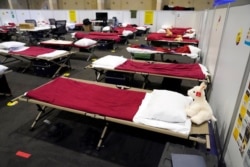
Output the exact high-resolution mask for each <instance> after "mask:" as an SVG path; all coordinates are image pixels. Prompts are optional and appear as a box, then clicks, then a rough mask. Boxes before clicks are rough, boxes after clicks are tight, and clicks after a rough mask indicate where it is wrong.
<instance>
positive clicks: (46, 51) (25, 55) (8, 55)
mask: <svg viewBox="0 0 250 167" xmlns="http://www.w3.org/2000/svg"><path fill="white" fill-rule="evenodd" d="M2 46H6V48H2V49H0V55H1V56H3V57H4V59H3V60H2V64H9V63H11V62H13V61H23V62H28V64H27V66H26V67H25V68H24V70H23V71H25V70H27V69H29V68H31V67H33V68H36V69H37V70H42V71H41V72H43V73H44V74H43V75H47V76H52V78H54V77H56V76H57V75H58V74H59V72H60V71H61V70H62V69H63V68H65V67H66V68H71V67H70V62H69V60H70V56H71V55H72V52H69V51H66V50H57V49H50V48H44V47H41V46H25V44H24V43H22V42H16V41H9V42H3V43H0V48H1V47H2ZM34 70H35V69H34ZM47 70H48V71H47ZM49 70H51V71H49ZM46 72H50V74H49V73H48V74H46Z"/></svg>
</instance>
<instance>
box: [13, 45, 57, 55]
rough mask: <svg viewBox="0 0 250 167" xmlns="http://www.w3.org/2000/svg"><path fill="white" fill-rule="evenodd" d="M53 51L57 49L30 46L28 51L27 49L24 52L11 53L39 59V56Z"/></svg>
mask: <svg viewBox="0 0 250 167" xmlns="http://www.w3.org/2000/svg"><path fill="white" fill-rule="evenodd" d="M53 51H55V49H50V48H44V47H39V46H30V47H29V48H28V49H25V50H23V51H20V52H13V51H10V52H9V53H11V54H18V55H23V56H30V57H37V56H38V55H41V54H45V53H51V52H53Z"/></svg>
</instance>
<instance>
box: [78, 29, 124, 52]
mask: <svg viewBox="0 0 250 167" xmlns="http://www.w3.org/2000/svg"><path fill="white" fill-rule="evenodd" d="M74 38H76V39H77V40H79V39H82V38H88V39H92V40H95V41H97V43H98V46H100V47H99V48H101V47H102V46H104V47H103V48H104V49H106V48H107V49H113V50H115V49H116V48H117V45H118V43H120V42H121V41H122V40H123V38H122V36H121V35H119V34H117V33H106V32H92V33H91V32H90V33H83V32H76V33H75V34H74ZM104 44H105V45H104Z"/></svg>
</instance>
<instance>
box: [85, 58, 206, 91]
mask: <svg viewBox="0 0 250 167" xmlns="http://www.w3.org/2000/svg"><path fill="white" fill-rule="evenodd" d="M85 68H89V69H94V70H95V74H96V80H97V81H101V80H102V79H103V77H102V75H105V73H106V72H107V71H117V72H124V73H129V74H139V75H142V76H143V78H144V80H143V84H142V88H145V86H146V85H147V83H149V76H158V77H167V78H178V79H181V80H189V81H198V82H206V83H207V84H208V83H210V74H209V72H208V70H207V68H206V67H205V66H204V65H202V64H199V63H178V64H176V63H164V62H154V61H141V60H132V59H127V58H124V57H121V56H114V55H107V56H104V57H102V58H100V59H98V60H96V61H94V62H93V63H92V64H90V65H88V66H86V67H85Z"/></svg>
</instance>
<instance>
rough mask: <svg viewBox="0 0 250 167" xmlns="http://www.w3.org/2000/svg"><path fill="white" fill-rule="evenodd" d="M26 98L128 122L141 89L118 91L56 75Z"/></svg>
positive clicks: (135, 106)
mask: <svg viewBox="0 0 250 167" xmlns="http://www.w3.org/2000/svg"><path fill="white" fill-rule="evenodd" d="M26 96H27V97H30V98H33V99H37V100H40V101H43V102H47V103H51V104H54V105H58V106H63V107H67V108H71V109H76V110H80V111H85V112H87V113H95V114H99V115H103V116H109V117H113V118H119V119H123V120H129V121H132V119H133V117H134V115H135V113H136V112H137V110H138V108H139V106H140V104H141V102H142V100H143V98H144V96H145V92H135V91H130V90H121V89H118V88H110V87H103V86H98V85H94V84H89V83H83V82H79V81H75V80H71V79H67V78H61V77H58V78H56V79H54V80H52V81H51V82H49V83H47V84H45V85H43V86H41V87H38V88H36V89H33V90H30V91H29V92H28V93H27V95H26Z"/></svg>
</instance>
